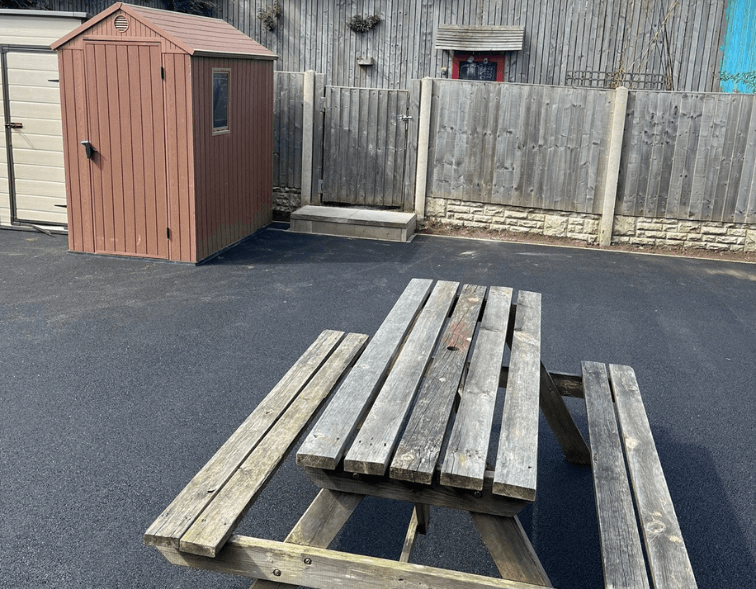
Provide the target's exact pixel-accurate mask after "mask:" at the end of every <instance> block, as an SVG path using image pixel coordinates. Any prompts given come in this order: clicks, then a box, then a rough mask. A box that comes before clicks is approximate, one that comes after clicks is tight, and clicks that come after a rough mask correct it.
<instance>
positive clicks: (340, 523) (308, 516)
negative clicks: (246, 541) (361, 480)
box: [250, 489, 365, 589]
mask: <svg viewBox="0 0 756 589" xmlns="http://www.w3.org/2000/svg"><path fill="white" fill-rule="evenodd" d="M364 497H365V496H364V495H357V494H354V493H339V492H338V491H330V490H328V489H321V490H320V492H319V493H318V495H317V497H315V500H314V501H313V502H312V503H311V504H310V507H308V508H307V511H306V512H305V513H304V515H303V516H302V517H301V518H300V519H299V521H298V522H297V525H296V526H294V528H293V529H292V530H291V532H290V533H289V535H288V536H286V539H285V540H284V542H286V543H289V544H298V545H300V546H317V547H318V548H328V546H329V545H330V544H331V542H333V540H334V538H336V534H338V533H339V531H340V530H341V528H343V527H344V524H346V522H347V520H349V517H350V516H351V515H352V513H354V510H355V509H357V506H358V505H359V504H360V502H361V501H362V500H363V499H364ZM287 587H292V585H287V584H285V583H277V582H274V581H261V580H257V581H255V582H254V583H252V585H251V586H250V589H286V588H287Z"/></svg>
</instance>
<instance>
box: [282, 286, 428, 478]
mask: <svg viewBox="0 0 756 589" xmlns="http://www.w3.org/2000/svg"><path fill="white" fill-rule="evenodd" d="M432 283H433V281H432V280H420V279H413V280H411V281H410V283H409V285H408V286H407V288H406V289H405V291H404V293H403V294H402V296H401V297H399V300H398V301H397V302H396V304H395V305H394V307H393V309H392V310H391V312H390V313H389V314H388V316H387V317H386V319H385V320H384V322H383V324H382V325H381V327H380V328H379V329H378V331H377V332H376V333H375V335H374V336H373V339H372V340H371V341H370V343H369V344H368V346H367V348H366V349H365V351H364V352H363V354H362V356H361V358H360V361H359V362H357V364H356V365H355V366H354V367H353V368H352V370H351V371H350V373H349V375H348V376H347V378H346V379H345V380H344V382H343V384H342V385H341V387H340V388H339V390H338V391H337V392H336V394H335V395H334V397H333V399H332V400H331V402H330V403H329V405H328V407H327V408H326V409H325V411H324V412H323V415H322V416H321V418H320V419H319V420H318V422H317V423H316V424H315V426H314V427H313V429H312V432H311V433H310V434H309V435H308V436H307V438H306V439H305V441H304V443H303V444H302V447H301V448H300V449H299V452H298V453H297V464H299V465H300V466H311V467H314V468H329V469H333V468H336V464H338V462H339V460H341V457H342V456H343V454H344V450H345V448H346V446H347V445H348V444H349V442H350V441H351V436H352V434H353V433H354V431H355V429H356V427H357V425H358V424H359V423H360V422H361V421H362V419H363V418H364V416H365V413H366V412H367V410H368V408H369V406H370V403H371V400H372V399H373V398H374V397H375V395H377V394H378V391H379V389H380V387H381V385H382V384H383V381H384V380H385V378H386V375H387V373H388V369H389V366H390V365H391V363H392V362H393V361H394V358H396V355H397V353H398V351H399V346H400V345H401V343H402V342H403V341H404V338H405V336H406V335H407V332H408V331H409V329H410V327H411V326H412V324H413V323H414V321H415V318H416V317H417V315H418V313H419V312H420V309H421V308H422V306H423V304H424V303H425V300H426V298H427V297H428V294H429V293H430V290H431V285H432Z"/></svg>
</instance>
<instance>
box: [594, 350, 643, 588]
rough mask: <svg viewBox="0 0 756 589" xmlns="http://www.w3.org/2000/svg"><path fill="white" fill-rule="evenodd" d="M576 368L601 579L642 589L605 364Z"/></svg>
mask: <svg viewBox="0 0 756 589" xmlns="http://www.w3.org/2000/svg"><path fill="white" fill-rule="evenodd" d="M582 371H583V386H584V387H585V408H586V414H587V419H588V433H589V435H590V440H591V452H592V459H591V460H592V463H593V487H594V492H595V495H596V512H597V516H598V522H599V533H600V534H601V557H602V562H603V566H604V582H605V584H606V586H607V587H625V588H627V589H635V588H642V589H648V586H649V585H648V578H647V576H646V564H645V562H644V560H643V550H642V548H641V542H640V536H639V534H638V526H637V525H636V523H635V511H634V509H633V501H632V498H631V496H630V485H629V482H628V480H627V474H626V473H625V460H624V458H623V454H622V447H621V446H620V439H619V432H618V431H617V421H616V419H615V417H614V405H613V404H612V394H611V391H610V389H609V380H608V377H607V373H606V367H605V366H604V365H603V364H598V363H596V362H583V363H582Z"/></svg>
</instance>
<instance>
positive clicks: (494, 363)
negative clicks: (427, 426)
mask: <svg viewBox="0 0 756 589" xmlns="http://www.w3.org/2000/svg"><path fill="white" fill-rule="evenodd" d="M511 303H512V289H511V288H503V287H492V288H491V289H490V292H489V294H488V300H487V302H486V310H485V313H484V315H483V320H482V322H481V325H480V329H479V330H478V339H477V342H476V345H475V350H474V352H473V356H472V358H471V360H470V369H469V371H468V373H467V379H466V380H465V386H464V389H463V391H462V393H461V399H460V403H459V409H458V410H457V417H456V419H455V422H454V427H453V428H452V432H451V435H450V437H449V443H448V446H447V449H446V454H445V456H444V462H443V465H442V467H441V484H442V485H448V486H450V487H458V488H463V489H474V490H481V489H482V488H483V484H484V480H483V479H484V475H485V470H486V456H487V454H488V442H489V438H490V436H491V424H492V422H493V411H494V404H495V403H496V394H497V391H498V386H499V374H500V372H501V362H502V357H503V355H504V346H505V345H506V336H507V326H508V322H509V308H510V306H511Z"/></svg>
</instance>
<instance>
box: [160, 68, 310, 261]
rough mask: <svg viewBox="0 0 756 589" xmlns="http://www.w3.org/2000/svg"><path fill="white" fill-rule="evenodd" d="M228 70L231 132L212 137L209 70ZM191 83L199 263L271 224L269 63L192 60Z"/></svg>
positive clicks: (270, 95) (271, 108) (270, 69)
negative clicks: (193, 99)
mask: <svg viewBox="0 0 756 589" xmlns="http://www.w3.org/2000/svg"><path fill="white" fill-rule="evenodd" d="M232 62H233V63H232ZM232 67H233V68H234V69H233V70H232V71H231V77H230V78H229V97H228V105H229V112H228V122H229V132H228V133H222V134H215V135H213V134H212V70H213V68H232ZM192 84H193V86H194V92H193V94H194V96H195V100H196V101H197V104H195V108H194V127H193V130H192V132H193V137H194V144H195V145H196V149H195V160H194V169H195V172H194V177H193V181H194V183H195V193H196V219H197V220H196V224H197V227H196V231H197V240H196V241H197V249H198V251H197V258H196V259H198V260H201V259H203V258H205V257H207V256H208V255H210V254H212V253H214V252H216V251H218V250H220V249H222V248H223V247H225V246H227V245H229V244H232V243H235V242H237V241H239V240H240V239H243V238H244V237H246V236H247V235H249V234H251V233H253V232H254V231H256V230H257V229H260V228H262V227H264V226H265V225H267V224H269V223H270V222H271V219H272V210H271V200H270V195H271V192H272V190H273V185H272V177H271V172H270V170H271V169H272V166H273V161H272V159H273V153H272V149H271V141H272V138H273V98H272V96H273V67H272V64H271V62H270V61H255V60H228V59H217V58H194V61H193V64H192ZM169 128H170V127H169ZM300 145H301V138H300ZM300 160H301V156H300ZM300 166H301V164H300ZM190 178H191V177H190ZM190 181H191V180H190Z"/></svg>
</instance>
